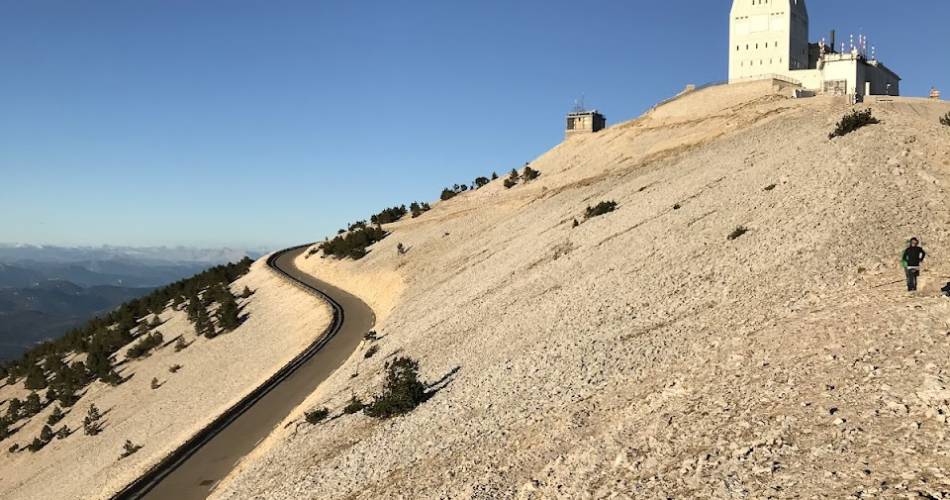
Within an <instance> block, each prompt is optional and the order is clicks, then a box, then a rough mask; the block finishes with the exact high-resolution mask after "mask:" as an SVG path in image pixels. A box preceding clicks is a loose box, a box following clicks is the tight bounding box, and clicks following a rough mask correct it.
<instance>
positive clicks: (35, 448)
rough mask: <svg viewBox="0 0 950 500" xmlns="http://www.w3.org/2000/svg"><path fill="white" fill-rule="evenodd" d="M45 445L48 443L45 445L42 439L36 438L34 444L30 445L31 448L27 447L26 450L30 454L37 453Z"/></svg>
mask: <svg viewBox="0 0 950 500" xmlns="http://www.w3.org/2000/svg"><path fill="white" fill-rule="evenodd" d="M45 445H46V443H44V442H43V441H42V440H41V439H40V438H38V437H36V438H33V442H32V443H30V444H29V446H27V447H26V449H28V450H30V453H36V452H38V451H40V450H42V449H43V446H45Z"/></svg>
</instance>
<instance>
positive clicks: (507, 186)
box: [502, 179, 518, 189]
mask: <svg viewBox="0 0 950 500" xmlns="http://www.w3.org/2000/svg"><path fill="white" fill-rule="evenodd" d="M502 185H504V186H505V189H511V188H513V187H515V186H517V185H518V181H513V180H511V179H505V181H504V182H502Z"/></svg>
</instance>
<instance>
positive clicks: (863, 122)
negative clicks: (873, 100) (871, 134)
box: [828, 109, 881, 139]
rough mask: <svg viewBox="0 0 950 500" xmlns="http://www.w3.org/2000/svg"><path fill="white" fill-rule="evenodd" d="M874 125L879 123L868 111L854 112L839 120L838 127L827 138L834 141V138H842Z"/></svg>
mask: <svg viewBox="0 0 950 500" xmlns="http://www.w3.org/2000/svg"><path fill="white" fill-rule="evenodd" d="M875 123H881V122H880V121H879V120H878V119H877V118H874V116H872V115H871V110H870V109H866V110H864V111H858V110H854V111H852V112H851V113H848V114H846V115H844V117H842V118H841V121H840V122H838V125H837V126H836V127H835V131H834V132H832V133H830V134H828V138H829V139H834V138H835V137H844V136H846V135H848V134H850V133H851V132H854V131H855V130H857V129H859V128H861V127H864V126H867V125H872V124H875Z"/></svg>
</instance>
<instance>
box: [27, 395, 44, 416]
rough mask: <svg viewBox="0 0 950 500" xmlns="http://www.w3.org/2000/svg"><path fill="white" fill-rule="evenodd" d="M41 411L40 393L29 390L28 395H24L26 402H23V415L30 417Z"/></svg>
mask: <svg viewBox="0 0 950 500" xmlns="http://www.w3.org/2000/svg"><path fill="white" fill-rule="evenodd" d="M41 411H43V403H42V401H40V395H39V394H37V393H35V392H31V393H30V395H29V396H27V397H26V402H25V403H23V413H24V415H25V416H26V417H32V416H33V415H36V414H37V413H39V412H41Z"/></svg>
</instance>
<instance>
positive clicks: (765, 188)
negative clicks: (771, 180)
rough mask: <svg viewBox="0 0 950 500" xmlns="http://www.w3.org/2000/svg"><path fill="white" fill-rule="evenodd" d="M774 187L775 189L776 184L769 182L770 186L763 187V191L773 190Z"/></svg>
mask: <svg viewBox="0 0 950 500" xmlns="http://www.w3.org/2000/svg"><path fill="white" fill-rule="evenodd" d="M773 189H775V184H769V185H768V186H765V187H764V188H762V190H763V191H771V190H773Z"/></svg>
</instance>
